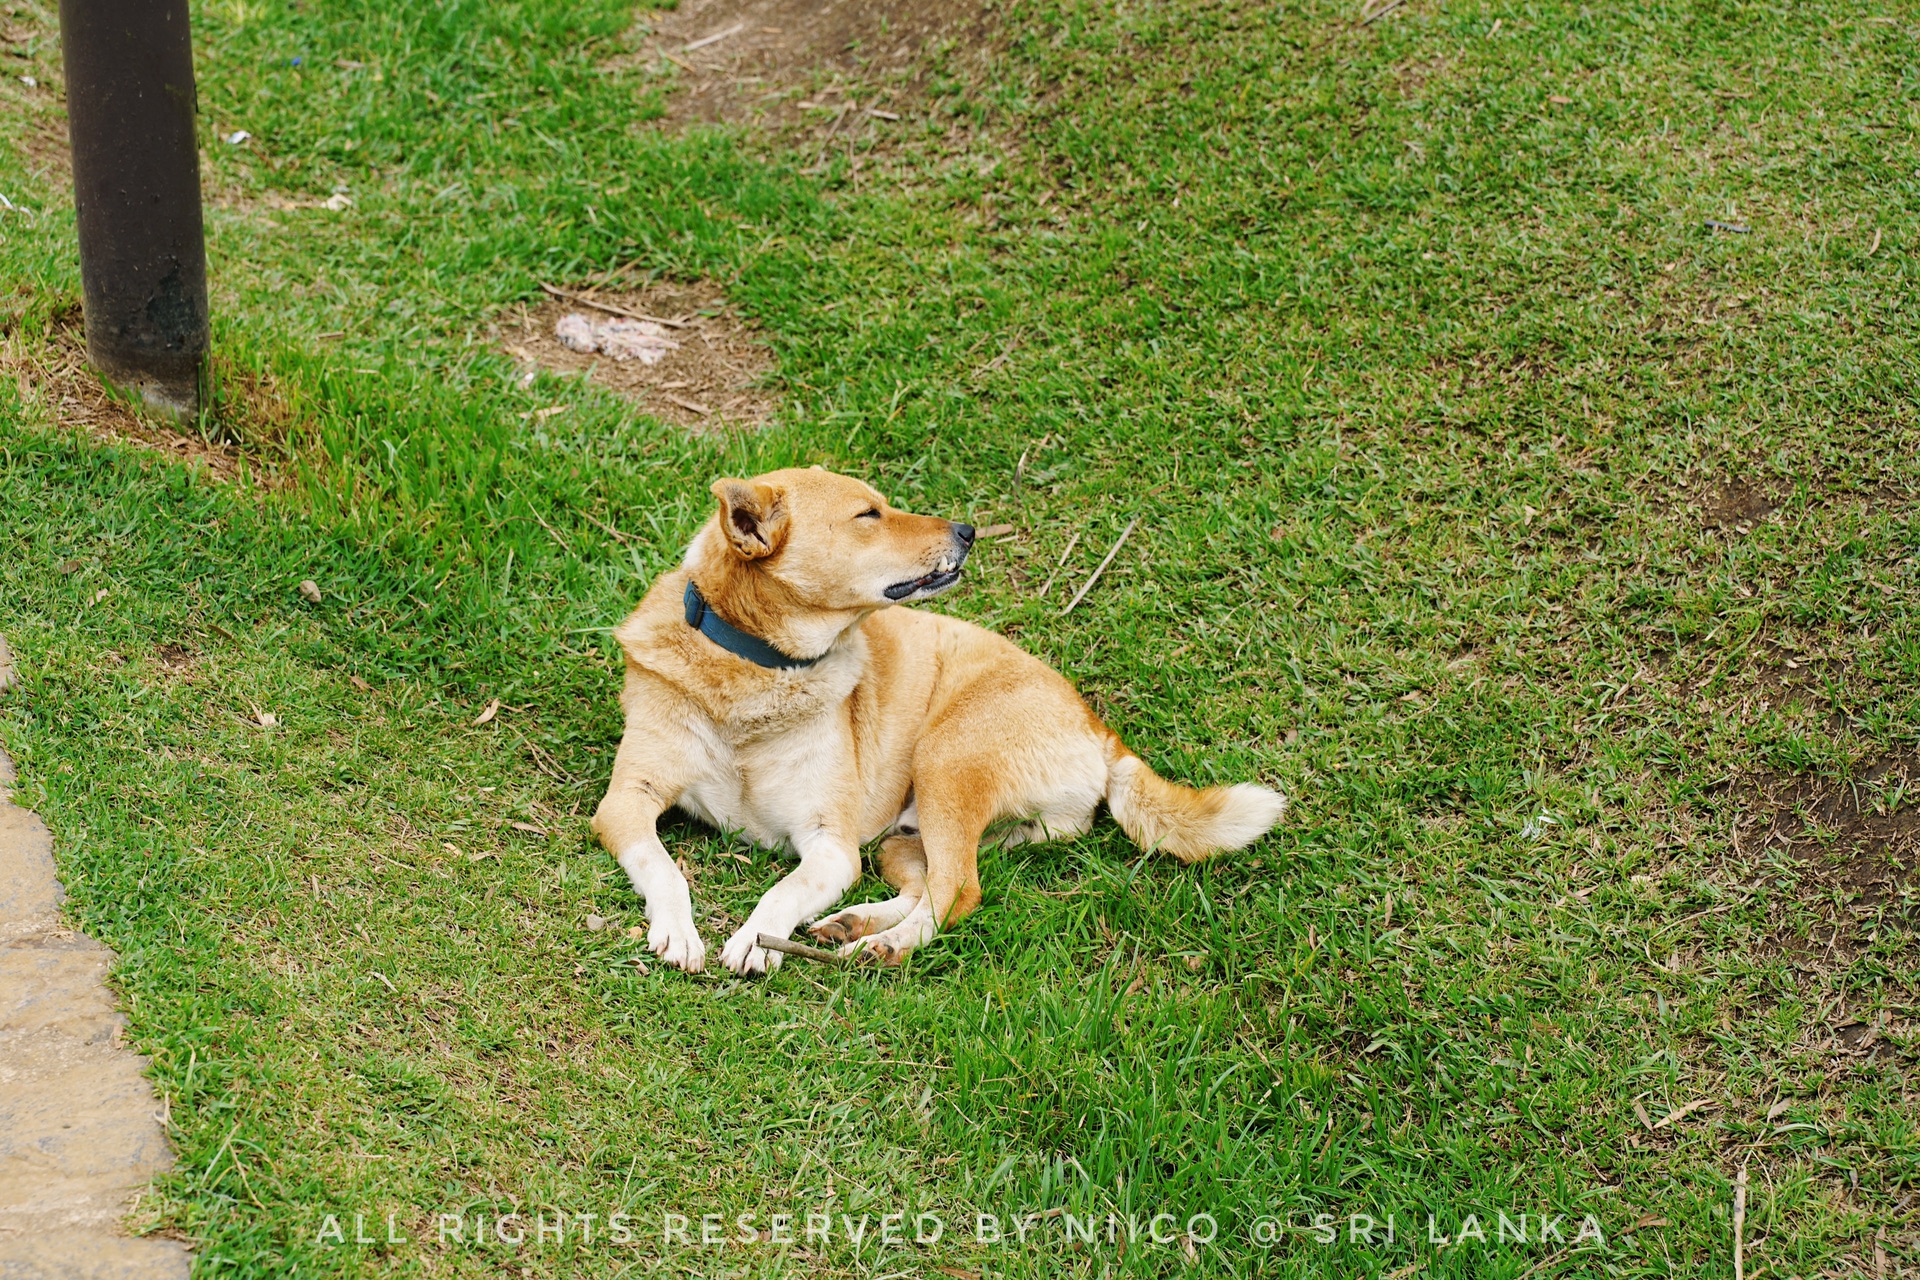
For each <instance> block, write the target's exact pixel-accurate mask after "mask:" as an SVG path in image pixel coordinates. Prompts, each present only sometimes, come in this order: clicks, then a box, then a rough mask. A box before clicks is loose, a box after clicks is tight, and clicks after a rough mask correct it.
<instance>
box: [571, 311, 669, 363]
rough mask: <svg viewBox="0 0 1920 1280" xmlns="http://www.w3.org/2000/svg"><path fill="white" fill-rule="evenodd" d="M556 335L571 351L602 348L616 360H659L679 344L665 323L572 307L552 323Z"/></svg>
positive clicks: (588, 350) (594, 350) (601, 349)
mask: <svg viewBox="0 0 1920 1280" xmlns="http://www.w3.org/2000/svg"><path fill="white" fill-rule="evenodd" d="M553 336H554V337H556V338H558V339H559V340H560V345H561V346H563V347H565V348H566V349H567V350H569V351H578V352H579V353H580V354H581V355H583V356H590V355H592V354H594V353H595V352H599V353H600V354H602V355H605V356H607V357H609V358H611V359H614V360H638V361H639V362H640V363H641V364H659V363H660V362H661V361H662V360H664V359H666V358H667V352H669V351H678V350H679V349H680V344H679V343H677V342H675V341H674V340H673V339H672V338H669V337H668V336H667V331H666V328H665V326H663V325H657V324H655V323H654V322H653V321H651V320H628V319H626V318H624V317H621V316H609V317H607V318H606V319H604V320H603V319H600V318H599V317H598V316H588V315H582V314H581V313H580V312H578V311H570V312H568V313H567V314H566V315H564V316H561V317H560V319H559V320H558V321H557V322H556V323H555V324H554V326H553Z"/></svg>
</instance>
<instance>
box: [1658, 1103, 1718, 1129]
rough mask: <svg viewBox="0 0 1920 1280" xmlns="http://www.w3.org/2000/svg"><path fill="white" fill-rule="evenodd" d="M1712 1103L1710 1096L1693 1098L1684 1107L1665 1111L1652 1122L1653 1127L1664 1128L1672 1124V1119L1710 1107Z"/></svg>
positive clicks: (1681, 1117)
mask: <svg viewBox="0 0 1920 1280" xmlns="http://www.w3.org/2000/svg"><path fill="white" fill-rule="evenodd" d="M1712 1105H1713V1099H1711V1098H1695V1099H1694V1100H1693V1101H1692V1102H1689V1103H1687V1104H1686V1105H1685V1106H1684V1107H1675V1108H1674V1109H1673V1110H1671V1111H1669V1112H1667V1114H1666V1115H1664V1116H1662V1117H1660V1118H1659V1119H1658V1120H1656V1121H1654V1122H1653V1127H1654V1128H1656V1129H1664V1128H1666V1127H1667V1126H1668V1125H1670V1124H1672V1123H1673V1122H1674V1121H1676V1120H1683V1119H1685V1118H1686V1117H1687V1116H1690V1115H1692V1114H1693V1113H1694V1112H1696V1111H1698V1110H1699V1109H1700V1108H1702V1107H1710V1106H1712Z"/></svg>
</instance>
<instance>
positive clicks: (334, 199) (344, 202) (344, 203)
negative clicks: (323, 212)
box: [325, 191, 353, 213]
mask: <svg viewBox="0 0 1920 1280" xmlns="http://www.w3.org/2000/svg"><path fill="white" fill-rule="evenodd" d="M325 207H326V208H328V209H331V210H333V211H334V212H335V213H339V212H340V211H341V210H343V209H351V208H353V197H352V196H350V195H348V194H347V193H346V192H344V191H336V192H334V193H333V194H332V195H330V196H328V197H327V200H326V205H325Z"/></svg>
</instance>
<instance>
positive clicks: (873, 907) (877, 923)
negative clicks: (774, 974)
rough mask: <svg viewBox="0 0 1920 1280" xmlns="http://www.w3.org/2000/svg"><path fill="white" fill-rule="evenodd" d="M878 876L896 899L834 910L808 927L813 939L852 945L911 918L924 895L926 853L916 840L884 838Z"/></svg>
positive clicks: (910, 838) (916, 838)
mask: <svg viewBox="0 0 1920 1280" xmlns="http://www.w3.org/2000/svg"><path fill="white" fill-rule="evenodd" d="M915 829H916V830H918V828H915ZM880 876H881V878H882V879H883V880H885V881H886V882H887V883H888V884H890V885H892V886H893V887H894V889H896V890H897V891H898V896H896V897H892V898H889V899H887V900H886V901H885V902H868V903H863V904H862V905H860V906H857V907H848V908H847V909H846V910H845V911H837V912H835V913H834V914H833V915H830V916H828V917H827V918H826V919H824V920H822V921H820V922H819V923H818V924H814V925H811V926H809V929H810V931H811V932H812V934H813V936H814V937H816V938H818V939H820V940H821V941H822V942H853V941H856V940H858V939H860V938H864V937H866V936H867V935H868V934H873V933H879V932H881V931H882V930H884V929H891V928H893V926H895V925H897V924H899V923H900V922H901V921H902V920H904V919H906V918H907V917H908V916H909V915H911V914H912V913H913V909H914V908H915V907H917V906H919V905H920V902H921V900H922V899H924V898H925V897H926V896H927V851H926V846H924V845H923V844H921V842H920V837H919V836H908V835H898V836H888V837H887V839H886V841H885V842H884V843H883V844H882V845H881V846H880Z"/></svg>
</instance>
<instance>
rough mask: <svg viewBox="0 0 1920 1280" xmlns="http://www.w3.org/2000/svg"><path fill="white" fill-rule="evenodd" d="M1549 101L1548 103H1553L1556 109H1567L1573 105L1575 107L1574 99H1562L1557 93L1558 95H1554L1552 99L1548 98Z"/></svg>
mask: <svg viewBox="0 0 1920 1280" xmlns="http://www.w3.org/2000/svg"><path fill="white" fill-rule="evenodd" d="M1547 101H1548V102H1551V103H1552V104H1553V105H1554V106H1556V107H1567V106H1572V105H1573V99H1572V98H1566V97H1562V96H1561V95H1559V94H1557V93H1556V94H1554V95H1553V96H1552V97H1550V98H1548V99H1547Z"/></svg>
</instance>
